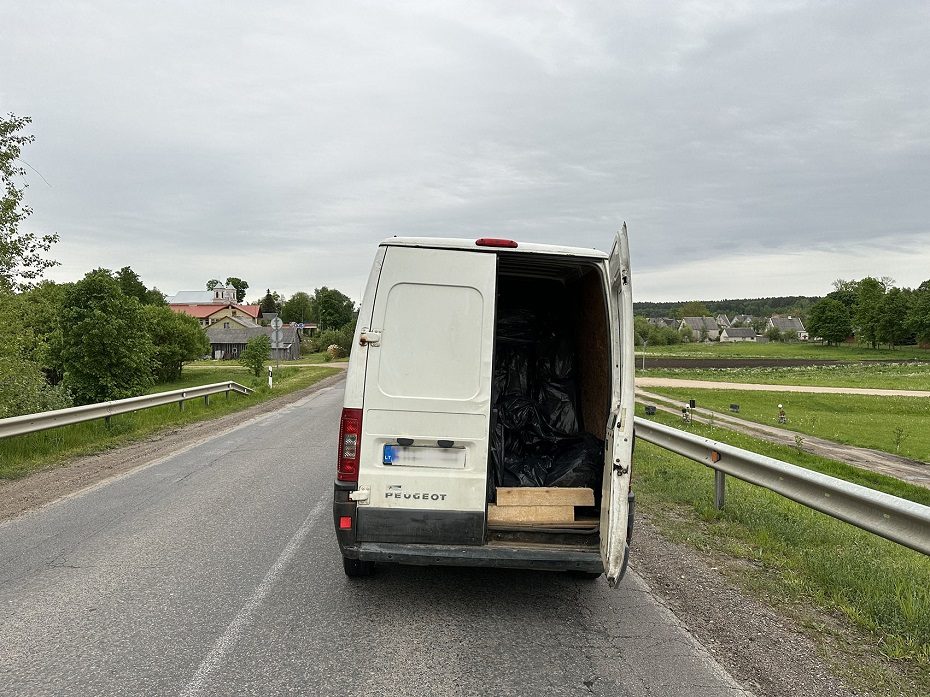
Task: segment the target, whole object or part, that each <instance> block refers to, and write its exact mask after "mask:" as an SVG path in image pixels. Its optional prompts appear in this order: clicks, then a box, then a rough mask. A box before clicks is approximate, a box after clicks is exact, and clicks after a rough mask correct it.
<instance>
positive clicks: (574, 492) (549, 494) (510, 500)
mask: <svg viewBox="0 0 930 697" xmlns="http://www.w3.org/2000/svg"><path fill="white" fill-rule="evenodd" d="M497 505H498V506H593V505H594V490H593V489H587V488H584V487H559V486H549V487H535V486H512V487H502V486H499V487H497Z"/></svg>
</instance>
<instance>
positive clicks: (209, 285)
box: [207, 278, 245, 297]
mask: <svg viewBox="0 0 930 697" xmlns="http://www.w3.org/2000/svg"><path fill="white" fill-rule="evenodd" d="M219 284H220V280H219V279H218V278H211V279H210V280H209V281H207V290H213V289H214V288H216V287H217V286H218V285H219ZM243 297H245V296H243Z"/></svg>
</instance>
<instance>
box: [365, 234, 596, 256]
mask: <svg viewBox="0 0 930 697" xmlns="http://www.w3.org/2000/svg"><path fill="white" fill-rule="evenodd" d="M476 241H477V240H474V239H464V238H457V237H388V238H387V239H385V240H382V241H381V245H380V246H387V247H428V248H432V249H465V250H467V251H470V252H507V253H519V252H523V253H529V254H557V255H562V256H573V257H591V258H594V259H606V258H607V257H608V255H607V253H606V252H602V251H601V250H600V249H592V248H588V247H566V246H564V245H560V244H536V243H533V242H518V245H519V246H517V247H483V246H482V247H478V246H476Z"/></svg>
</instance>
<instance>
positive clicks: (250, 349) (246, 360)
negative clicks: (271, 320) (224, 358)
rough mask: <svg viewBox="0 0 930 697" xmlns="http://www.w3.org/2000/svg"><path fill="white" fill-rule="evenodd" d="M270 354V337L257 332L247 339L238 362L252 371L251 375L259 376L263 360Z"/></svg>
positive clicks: (263, 365) (263, 364) (263, 363)
mask: <svg viewBox="0 0 930 697" xmlns="http://www.w3.org/2000/svg"><path fill="white" fill-rule="evenodd" d="M270 354H271V337H269V336H268V335H267V334H259V335H258V336H253V337H252V338H251V339H249V341H248V343H246V345H245V349H244V350H243V351H242V355H241V356H239V362H240V363H241V364H242V365H244V366H245V367H246V368H248V369H249V370H251V371H252V375H254V376H255V377H260V376H261V374H262V368H264V367H265V361H266V360H268V356H269V355H270Z"/></svg>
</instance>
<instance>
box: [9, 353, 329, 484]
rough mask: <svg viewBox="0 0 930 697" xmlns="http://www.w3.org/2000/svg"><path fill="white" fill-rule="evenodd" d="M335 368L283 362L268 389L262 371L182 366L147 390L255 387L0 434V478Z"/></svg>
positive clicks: (282, 390)
mask: <svg viewBox="0 0 930 697" xmlns="http://www.w3.org/2000/svg"><path fill="white" fill-rule="evenodd" d="M338 373H339V369H338V368H325V367H322V366H321V367H310V368H294V367H289V368H284V367H282V368H281V369H280V370H278V371H276V372H275V377H274V388H273V389H272V390H269V389H268V381H267V379H266V378H265V377H261V378H255V377H254V376H252V375H250V374H248V373H247V372H244V371H241V370H236V369H232V370H230V369H229V368H226V367H223V368H217V369H214V370H196V371H189V372H188V371H185V372H184V373H183V374H182V376H181V379H180V380H177V381H175V382H171V383H164V384H161V385H156V386H155V387H154V388H153V389H152V390H150V392H165V391H169V390H177V389H182V388H185V387H194V386H196V385H206V384H210V383H214V382H225V381H227V380H234V381H235V382H238V383H240V384H242V385H245V386H246V387H251V388H253V389H254V390H255V393H253V394H252V395H250V396H245V395H240V394H236V393H231V394H230V395H229V399H228V400H227V399H226V398H225V397H224V395H222V394H218V395H213V396H211V398H210V404H209V405H206V404H205V403H204V400H203V399H191V400H188V401H187V402H185V405H184V410H183V411H182V410H181V409H180V408H179V407H178V405H177V404H167V405H164V406H161V407H152V408H151V409H142V410H140V411H136V412H131V413H129V414H120V415H118V416H114V417H112V418H111V419H110V424H109V425H107V424H106V422H105V421H104V420H103V419H98V420H96V421H88V422H85V423H80V424H73V425H71V426H62V427H60V428H53V429H49V430H47V431H39V432H37V433H28V434H26V435H22V436H15V437H13V438H6V439H3V440H0V479H17V478H19V477H23V476H25V475H27V474H29V473H30V472H33V471H35V470H37V469H42V468H45V467H48V466H51V465H55V464H57V463H59V462H61V461H63V460H66V459H68V458H71V457H76V456H79V455H90V454H93V453H96V452H100V451H102V450H108V449H110V448H115V447H119V446H121V445H125V444H127V443H129V442H131V441H134V440H139V439H141V438H145V437H146V436H150V435H152V434H154V433H156V432H158V431H160V430H163V429H165V428H171V427H178V426H183V425H185V424H188V423H193V422H195V421H202V420H205V419H215V418H218V417H220V416H225V415H226V414H230V413H232V412H235V411H240V410H242V409H246V408H248V407H250V406H253V405H255V404H259V403H261V402H265V401H267V400H269V399H272V398H274V397H279V396H281V395H284V394H287V393H289V392H294V391H295V390H299V389H302V388H304V387H309V386H310V385H312V384H314V383H316V382H319V381H320V380H322V379H323V378H326V377H329V376H330V375H336V374H338Z"/></svg>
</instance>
